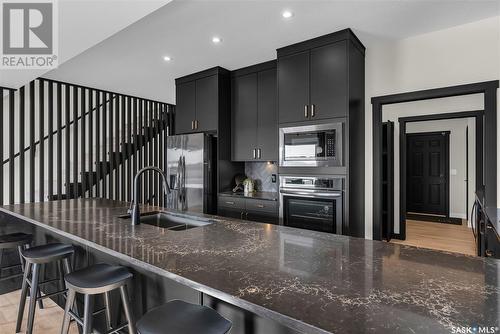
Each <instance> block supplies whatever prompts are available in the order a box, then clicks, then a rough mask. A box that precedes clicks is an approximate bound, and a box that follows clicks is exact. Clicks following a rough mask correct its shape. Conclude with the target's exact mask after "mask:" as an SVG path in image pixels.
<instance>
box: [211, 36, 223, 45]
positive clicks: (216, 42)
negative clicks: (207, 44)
mask: <svg viewBox="0 0 500 334" xmlns="http://www.w3.org/2000/svg"><path fill="white" fill-rule="evenodd" d="M212 42H213V43H214V44H219V43H220V42H222V39H221V38H220V37H218V36H214V37H212Z"/></svg>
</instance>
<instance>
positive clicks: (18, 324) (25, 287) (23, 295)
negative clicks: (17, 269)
mask: <svg viewBox="0 0 500 334" xmlns="http://www.w3.org/2000/svg"><path fill="white" fill-rule="evenodd" d="M30 270H31V263H29V262H26V266H25V268H24V274H23V285H22V288H21V300H20V301H19V310H18V311H17V322H16V333H19V332H20V331H21V324H22V322H23V315H24V308H25V306H26V297H27V296H28V275H29V272H30Z"/></svg>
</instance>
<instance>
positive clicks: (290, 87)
mask: <svg viewBox="0 0 500 334" xmlns="http://www.w3.org/2000/svg"><path fill="white" fill-rule="evenodd" d="M308 105H309V51H305V52H300V53H297V54H293V55H290V56H285V57H280V58H278V109H279V122H280V124H281V123H288V122H300V121H303V120H307V119H308V118H307V117H306V115H305V114H304V107H305V106H308Z"/></svg>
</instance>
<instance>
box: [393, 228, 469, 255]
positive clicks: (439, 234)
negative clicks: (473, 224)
mask: <svg viewBox="0 0 500 334" xmlns="http://www.w3.org/2000/svg"><path fill="white" fill-rule="evenodd" d="M391 242H394V243H398V244H403V245H410V246H417V247H422V248H430V249H437V250H443V251H448V252H454V253H462V254H467V255H476V248H475V245H474V236H473V235H472V230H471V229H470V228H468V227H467V226H464V225H452V224H442V223H433V222H426V221H416V220H407V221H406V240H397V239H392V240H391Z"/></svg>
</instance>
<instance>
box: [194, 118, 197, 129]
mask: <svg viewBox="0 0 500 334" xmlns="http://www.w3.org/2000/svg"><path fill="white" fill-rule="evenodd" d="M194 129H195V130H198V120H195V121H194Z"/></svg>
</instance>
